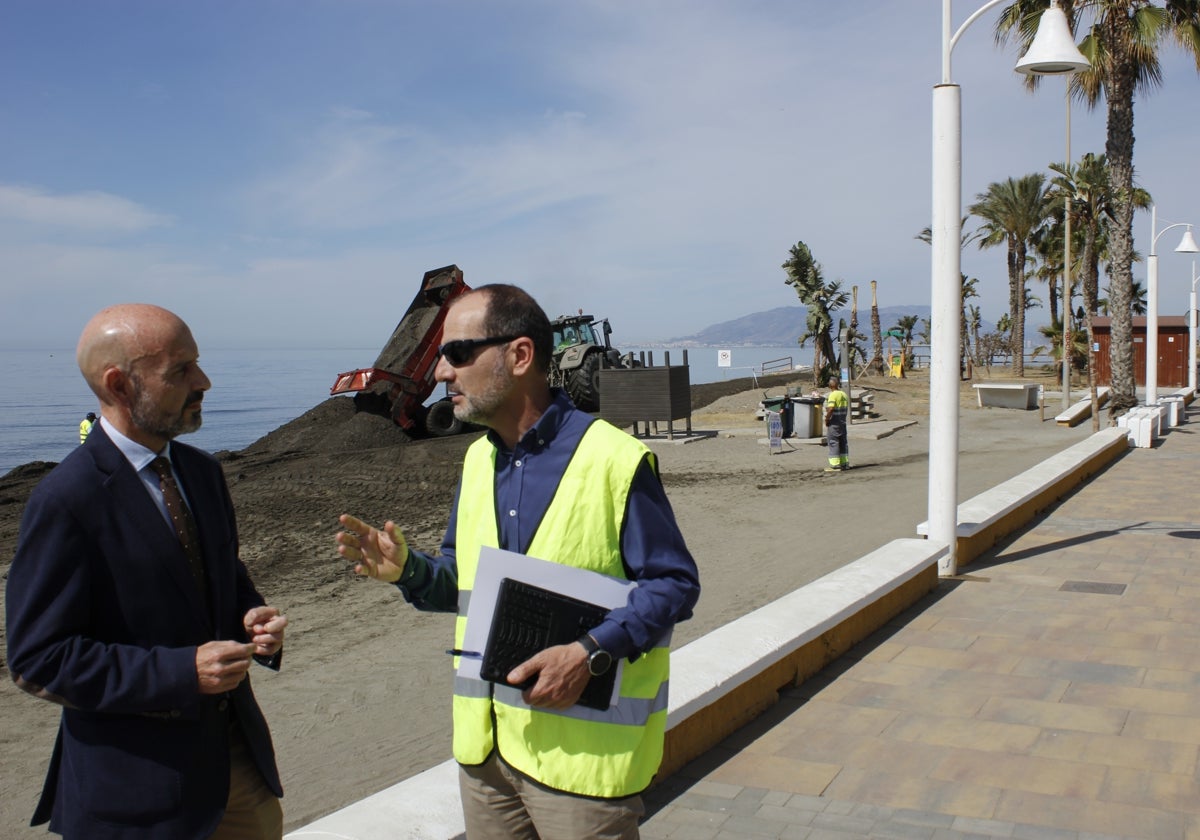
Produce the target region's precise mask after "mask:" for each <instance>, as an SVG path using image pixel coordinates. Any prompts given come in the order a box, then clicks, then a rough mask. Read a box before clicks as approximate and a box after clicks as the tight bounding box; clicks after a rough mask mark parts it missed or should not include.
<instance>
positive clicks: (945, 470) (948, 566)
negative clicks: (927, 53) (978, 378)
mask: <svg viewBox="0 0 1200 840" xmlns="http://www.w3.org/2000/svg"><path fill="white" fill-rule="evenodd" d="M1004 2H1010V0H990V2H987V3H985V4H984V5H983V6H981V7H980V8H979V10H978V11H976V12H975V13H974V14H973V15H971V16H970V17H969V18H967V19H966V21H965V22H964V23H963V25H962V26H960V27H959V28H958V30H957V31H955V30H954V27H953V23H952V19H953V11H952V9H951V5H952V2H951V0H942V81H941V83H940V84H938V85H935V86H934V88H933V224H932V227H931V233H932V234H933V235H932V238H931V243H932V245H933V265H932V278H931V281H932V289H931V307H930V308H931V320H932V329H931V333H932V335H931V336H930V339H931V341H930V345H931V346H930V355H931V357H932V358H931V360H930V368H929V538H930V539H931V540H936V541H937V542H940V543H944V544H945V545H946V546H947V547H948V548H947V552H946V555H945V556H944V557H943V558H942V560H941V561H940V562H939V564H938V572H939V574H942V575H954V574H957V573H958V568H957V561H956V556H955V555H956V553H957V552H956V542H957V538H958V387H959V369H958V353H959V347H958V340H959V329H960V319H961V317H962V313H961V305H962V301H961V296H962V261H961V252H960V249H961V245H962V96H961V92H960V89H959V87H958V85H956V84H954V83H953V82H952V81H951V78H950V54H951V52H953V50H954V46H955V44H957V43H958V39H959V38H961V37H962V34H963V33H964V32H965V31H966V30H967V27H969V26H970V25H971V24H972V23H974V22H975V21H976V20H978V19H979V17H980V16H981V15H983V14H984V13H985V12H986V11H988V10H989V9H991V8H993V7H995V6H998V5H999V4H1000V3H1004ZM1055 18H1057V20H1055ZM1059 24H1061V25H1059ZM1021 65H1026V66H1027V67H1028V69H1027V70H1023V72H1039V73H1052V74H1055V73H1071V72H1074V71H1076V70H1079V69H1081V68H1084V67H1087V66H1089V65H1088V61H1087V59H1086V58H1084V57H1083V55H1082V54H1081V53H1080V52H1079V50H1078V49H1077V48H1076V46H1075V41H1074V40H1073V39H1072V38H1071V33H1070V31H1069V29H1068V28H1067V21H1066V16H1065V15H1064V14H1063V12H1062V9H1059V8H1058V7H1057V4H1052V5H1051V7H1050V8H1049V9H1047V10H1046V12H1045V13H1043V15H1042V20H1041V22H1040V24H1039V27H1038V32H1037V36H1036V37H1035V38H1034V41H1033V44H1031V45H1030V48H1029V52H1028V53H1026V55H1025V57H1024V58H1022V59H1021ZM1018 66H1020V65H1018Z"/></svg>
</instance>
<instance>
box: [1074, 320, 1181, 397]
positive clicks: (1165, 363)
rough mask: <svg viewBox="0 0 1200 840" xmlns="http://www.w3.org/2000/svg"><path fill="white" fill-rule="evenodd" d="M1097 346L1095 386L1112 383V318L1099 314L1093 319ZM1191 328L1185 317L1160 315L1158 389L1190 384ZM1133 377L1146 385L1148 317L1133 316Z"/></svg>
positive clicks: (1094, 352) (1095, 353)
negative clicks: (1189, 331) (1110, 348)
mask: <svg viewBox="0 0 1200 840" xmlns="http://www.w3.org/2000/svg"><path fill="white" fill-rule="evenodd" d="M1092 332H1093V334H1094V335H1095V338H1096V343H1095V344H1094V345H1093V347H1092V361H1093V364H1095V366H1096V384H1097V385H1111V384H1112V361H1111V360H1110V358H1109V347H1110V346H1111V338H1112V318H1109V317H1107V316H1100V315H1097V316H1095V317H1094V318H1092ZM1187 366H1188V325H1187V318H1185V317H1184V316H1182V315H1159V316H1158V387H1159V388H1183V387H1185V386H1186V385H1187V384H1188V375H1187V373H1188V371H1187ZM1133 377H1134V381H1135V382H1136V384H1138V385H1145V384H1146V318H1145V316H1142V315H1135V316H1134V317H1133Z"/></svg>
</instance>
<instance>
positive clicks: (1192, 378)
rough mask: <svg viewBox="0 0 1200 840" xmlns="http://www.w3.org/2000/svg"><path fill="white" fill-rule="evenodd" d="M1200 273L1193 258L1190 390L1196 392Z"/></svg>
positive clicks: (1189, 319)
mask: <svg viewBox="0 0 1200 840" xmlns="http://www.w3.org/2000/svg"><path fill="white" fill-rule="evenodd" d="M1197 280H1200V274H1197V273H1196V261H1195V260H1192V293H1191V296H1190V297H1189V298H1188V390H1189V391H1191V392H1192V393H1193V394H1195V393H1196V327H1197V324H1196V318H1197V317H1200V312H1197V311H1196V281H1197Z"/></svg>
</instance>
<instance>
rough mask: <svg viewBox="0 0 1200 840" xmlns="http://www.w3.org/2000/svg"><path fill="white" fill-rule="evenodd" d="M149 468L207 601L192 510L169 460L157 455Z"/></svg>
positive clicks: (201, 592) (202, 564)
mask: <svg viewBox="0 0 1200 840" xmlns="http://www.w3.org/2000/svg"><path fill="white" fill-rule="evenodd" d="M150 469H152V470H154V472H155V474H156V475H157V476H158V486H159V487H160V488H161V489H162V494H163V501H164V502H165V503H166V505H167V513H169V514H170V515H171V524H172V525H173V526H174V527H175V535H176V536H177V537H179V542H180V543H181V544H182V545H183V553H184V554H186V555H187V559H188V565H190V566H191V569H192V577H193V578H195V579H196V586H197V587H199V589H200V596H201V597H202V598H203V599H204V602H205V604H206V605H207V603H208V581H207V579H206V576H205V574H204V559H203V558H202V557H201V556H200V536H199V533H198V532H197V531H196V521H195V520H194V519H192V512H191V511H190V510H188V506H187V504H186V503H185V502H184V501H183V494H181V493H180V492H179V485H178V484H176V483H175V476H174V475H172V473H171V462H170V461H169V460H167V459H166V458H164V457H162V456H159V457H158V458H155V459H154V460H153V461H151V462H150Z"/></svg>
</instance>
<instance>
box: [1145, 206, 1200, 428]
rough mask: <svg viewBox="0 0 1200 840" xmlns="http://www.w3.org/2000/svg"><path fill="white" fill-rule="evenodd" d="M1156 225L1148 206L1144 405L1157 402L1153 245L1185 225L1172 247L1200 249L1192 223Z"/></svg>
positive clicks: (1154, 214)
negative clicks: (1173, 230) (1148, 241)
mask: <svg viewBox="0 0 1200 840" xmlns="http://www.w3.org/2000/svg"><path fill="white" fill-rule="evenodd" d="M1157 226H1158V211H1157V208H1156V207H1155V206H1154V205H1153V204H1151V205H1150V255H1149V256H1147V257H1146V405H1154V404H1155V403H1157V402H1158V254H1157V252H1156V251H1155V246H1156V245H1157V244H1158V238H1159V237H1160V236H1162V235H1163V234H1164V233H1166V232H1167V231H1169V230H1170V229H1171V228H1177V227H1186V228H1187V230H1186V231H1184V234H1183V239H1182V240H1181V241H1180V242H1179V247H1178V248H1176V249H1175V250H1176V251H1177V252H1178V253H1181V254H1195V253H1197V252H1200V247H1197V246H1196V240H1195V239H1194V238H1193V237H1192V226H1191V225H1189V224H1188V223H1187V222H1176V223H1175V224H1172V225H1167V226H1166V227H1165V228H1163V229H1162V230H1160V231H1158V232H1157V233H1155V228H1156V227H1157Z"/></svg>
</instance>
